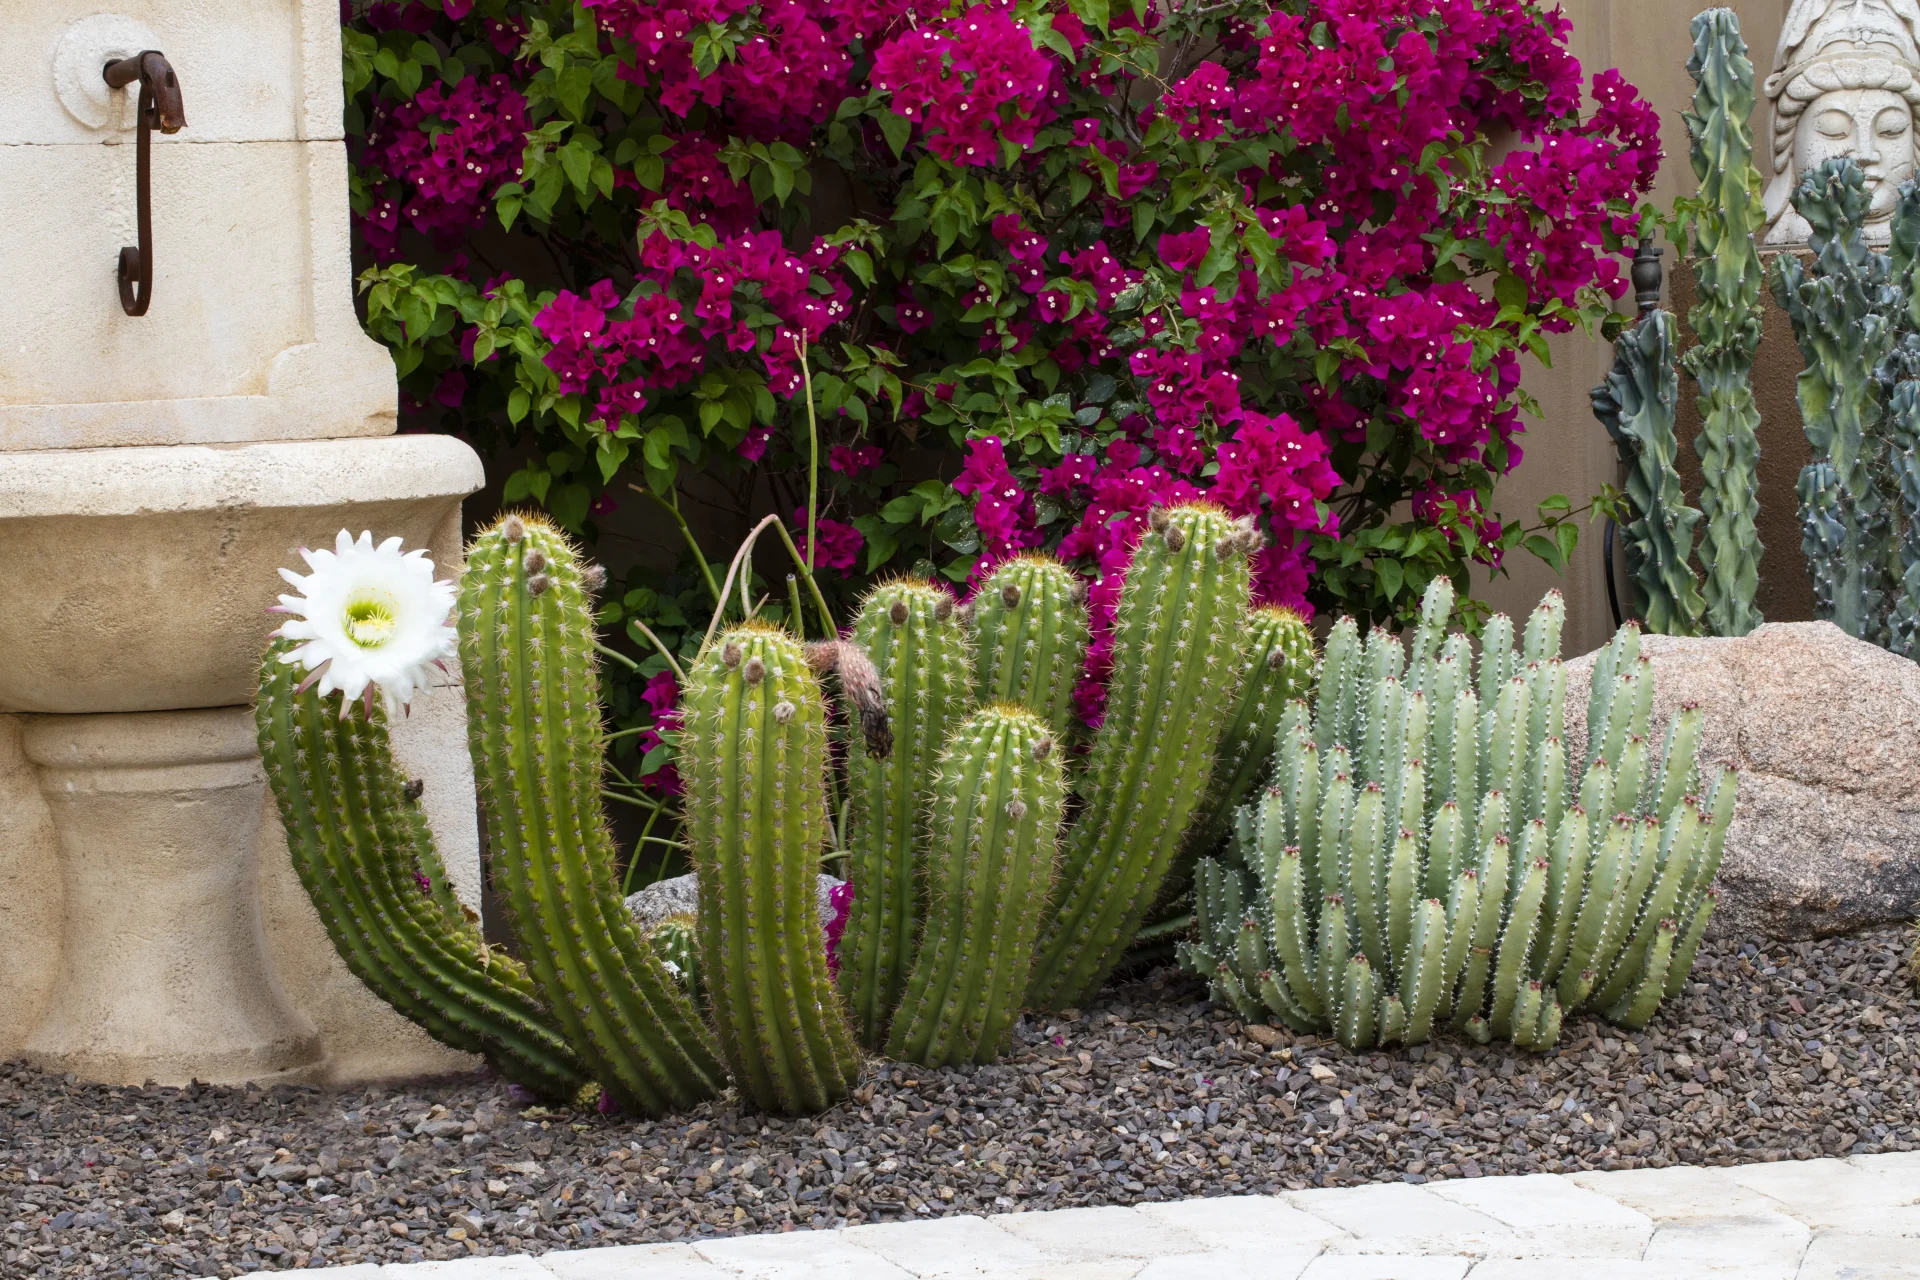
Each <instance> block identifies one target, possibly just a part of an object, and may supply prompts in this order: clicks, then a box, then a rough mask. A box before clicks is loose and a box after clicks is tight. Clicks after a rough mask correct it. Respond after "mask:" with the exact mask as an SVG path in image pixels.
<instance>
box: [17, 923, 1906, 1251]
mask: <svg viewBox="0 0 1920 1280" xmlns="http://www.w3.org/2000/svg"><path fill="white" fill-rule="evenodd" d="M1907 945H1908V942H1907V935H1906V933H1905V931H1904V930H1900V929H1883V930H1877V931H1873V932H1870V933H1866V934H1862V935H1858V936H1854V937H1849V938H1835V939H1829V940H1827V941H1825V942H1820V943H1803V944H1798V945H1794V946H1774V947H1769V946H1763V945H1760V944H1751V943H1750V944H1746V945H1743V946H1734V945H1731V944H1721V945H1718V946H1712V945H1710V946H1709V947H1707V948H1704V949H1703V950H1702V952H1701V956H1700V962H1699V964H1698V966H1697V967H1696V969H1695V971H1694V981H1693V983H1692V984H1691V985H1690V986H1689V987H1688V989H1687V992H1686V993H1685V995H1684V996H1683V997H1682V998H1681V999H1680V1000H1678V1001H1672V1002H1669V1004H1668V1006H1667V1007H1666V1009H1664V1010H1663V1012H1662V1014H1661V1016H1660V1018H1659V1019H1658V1020H1656V1022H1655V1024H1654V1025H1653V1026H1651V1027H1649V1028H1648V1029H1647V1030H1645V1031H1644V1032H1641V1033H1638V1034H1625V1033H1622V1032H1620V1031H1618V1030H1617V1029H1614V1028H1609V1027H1607V1026H1605V1025H1604V1024H1600V1023H1596V1022H1591V1021H1587V1020H1585V1019H1581V1020H1577V1021H1570V1022H1569V1025H1568V1027H1567V1030H1566V1034H1565V1036H1564V1038H1563V1040H1562V1047H1561V1048H1560V1049H1559V1050H1558V1051H1557V1052H1556V1053H1553V1054H1550V1055H1546V1056H1535V1055H1530V1054H1525V1053H1521V1052H1519V1051H1516V1050H1513V1049H1511V1048H1510V1047H1504V1046H1497V1045H1495V1046H1487V1047H1484V1048H1482V1047H1479V1046H1475V1045H1471V1044H1465V1043H1459V1042H1446V1043H1439V1044H1435V1045H1430V1046H1427V1047H1425V1048H1422V1049H1414V1050H1411V1051H1401V1052H1395V1053H1371V1054H1361V1055H1355V1054H1349V1053H1347V1052H1346V1051H1345V1050H1343V1049H1341V1048H1339V1047H1338V1046H1337V1045H1333V1044H1331V1043H1329V1042H1326V1041H1322V1040H1317V1039H1313V1038H1305V1037H1292V1036H1289V1035H1287V1034H1285V1033H1276V1032H1275V1031H1274V1030H1273V1029H1271V1028H1266V1027H1257V1028H1246V1027H1243V1026H1242V1025H1241V1024H1240V1023H1239V1022H1238V1021H1237V1020H1236V1019H1234V1018H1232V1017H1230V1016H1228V1015H1226V1014H1224V1013H1222V1012H1220V1011H1217V1010H1212V1009H1210V1008H1209V1007H1208V1005H1207V1004H1206V1002H1205V999H1204V993H1203V989H1202V988H1201V986H1200V984H1199V983H1198V982H1196V981H1195V980H1193V979H1190V978H1188V977H1186V976H1184V975H1181V974H1178V973H1175V972H1172V971H1166V970H1163V971H1159V972H1156V973H1155V974H1153V975H1151V976H1150V977H1149V978H1147V979H1145V980H1142V981H1139V982H1135V983H1131V984H1128V985H1124V986H1119V987H1116V988H1114V989H1112V990H1110V991H1109V992H1107V993H1106V994H1105V995H1104V996H1103V997H1102V999H1101V1001H1100V1002H1099V1003H1098V1004H1097V1005H1096V1006H1094V1007H1092V1008H1089V1009H1087V1010H1085V1011H1083V1012H1081V1013H1079V1014H1076V1015H1074V1016H1065V1017H1060V1018H1057V1019H1055V1020H1053V1021H1050V1022H1040V1023H1037V1024H1035V1023H1029V1024H1026V1025H1023V1026H1022V1028H1021V1031H1020V1040H1019V1043H1018V1045H1017V1046H1016V1049H1015V1051H1014V1053H1013V1054H1012V1055H1011V1056H1010V1057H1009V1058H1007V1059H1006V1060H1005V1061H1004V1062H1002V1063H1000V1064H998V1065H996V1066H992V1067H986V1068H980V1069H977V1070H968V1071H922V1070H919V1069H917V1068H902V1067H898V1066H894V1065H891V1064H876V1065H875V1066H874V1068H873V1069H872V1070H871V1071H870V1072H869V1074H868V1077H867V1079H866V1080H865V1082H864V1083H863V1085H862V1087H861V1089H860V1090H859V1092H858V1094H857V1095H856V1100H855V1101H854V1102H852V1103H850V1104H847V1105H844V1106H841V1107H839V1108H836V1109H835V1110H834V1111H832V1112H830V1113H829V1114H827V1115H825V1116H816V1117H811V1118H808V1119H805V1120H799V1121H781V1120H769V1119H767V1118H765V1117H761V1116H757V1115H749V1114H744V1113H742V1112H741V1111H740V1110H739V1109H738V1108H737V1107H736V1106H735V1105H733V1104H732V1102H731V1101H723V1102H720V1103H715V1104H710V1105H708V1106H704V1107H701V1108H699V1109H698V1110H696V1111H694V1112H692V1113H690V1114H687V1115H684V1116H679V1117H675V1118H674V1119H672V1120H669V1121H662V1122H657V1123H635V1122H632V1121H626V1120H622V1119H620V1118H618V1117H614V1118H611V1119H609V1118H603V1117H600V1116H597V1115H580V1114H570V1113H566V1112H548V1111H546V1110H543V1109H541V1108H538V1107H533V1108H523V1107H521V1106H519V1105H518V1104H516V1103H514V1102H513V1101H511V1100H510V1098H509V1097H508V1094H507V1091H506V1089H505V1088H504V1087H503V1086H502V1085H501V1084H500V1083H499V1082H498V1081H494V1080H474V1079H458V1080H449V1081H441V1082H427V1083H416V1084H414V1085H411V1086H409V1087H406V1088H395V1089H378V1088H375V1089H356V1090H350V1091H340V1092H327V1091H321V1090H315V1089H302V1088H279V1089H274V1090H271V1091H261V1090H258V1089H244V1090H242V1089H226V1088H220V1089H216V1088H191V1089H162V1088H148V1089H123V1088H107V1087H102V1086H88V1085H78V1084H72V1083H68V1082H66V1081H64V1080H62V1079H61V1078H60V1077H57V1076H48V1075H44V1074H40V1073H37V1072H34V1071H30V1070H28V1069H26V1068H25V1067H22V1066H18V1065H15V1066H11V1067H0V1275H5V1276H7V1277H9V1278H10V1280H11V1278H14V1277H19V1278H22V1280H24V1278H25V1277H28V1276H94V1275H100V1276H107V1275H116V1276H117V1275H129V1274H131V1275H155V1276H178V1275H186V1276H198V1275H213V1274H218V1275H224V1276H231V1275H236V1274H239V1273H241V1272H245V1271H251V1270H256V1269H261V1268H268V1269H273V1268H287V1267H296V1266H308V1265H312V1266H321V1265H329V1264H341V1263H350V1262H357V1261H364V1260H372V1261H388V1262H394V1261H418V1260H421V1259H428V1258H448V1257H460V1256H464V1255H466V1254H469V1253H501V1252H523V1251H524V1252H533V1253H541V1252H545V1251H546V1250H548V1249H564V1248H583V1247H587V1246H591V1245H601V1244H615V1243H637V1242H643V1241H656V1240H678V1239H685V1238H688V1237H697V1236H710V1235H725V1234H733V1233H744V1232H753V1231H777V1230H785V1229H792V1228H794V1227H825V1226H830V1225H837V1224H840V1223H847V1222H860V1221H869V1222H871V1221H894V1220H898V1219H900V1218H903V1217H911V1216H914V1215H918V1214H949V1213H993V1212H1009V1211H1013V1212H1017V1211H1022V1210H1030V1209H1050V1208H1061V1207H1066V1206H1069V1205H1087V1204H1130V1203H1135V1202H1138V1201H1145V1200H1156V1199H1168V1198H1173V1197H1179V1196H1192V1195H1221V1194H1234V1193H1245V1192H1267V1191H1278V1190H1281V1189H1299V1188H1303V1187H1308V1186H1334V1185H1341V1184H1352V1183H1358V1182H1364V1181H1369V1180H1380V1179H1404V1180H1406V1181H1409V1182H1423V1181H1426V1180H1427V1179H1429V1178H1455V1177H1468V1178H1471V1177H1478V1176H1482V1175H1485V1174H1497V1173H1532V1172H1539V1171H1550V1172H1552V1171H1573V1170H1578V1169H1614V1168H1633V1167H1636V1166H1641V1165H1654V1166H1658V1165H1663V1164H1667V1163H1676V1162H1684V1163H1693V1164H1727V1163H1740V1162H1748V1161H1755V1160H1776V1159H1796V1158H1797V1159H1804V1158H1810V1157H1814V1156H1821V1155H1831V1154H1839V1153H1848V1152H1852V1153H1864V1152H1879V1151H1908V1150H1913V1149H1915V1146H1916V1144H1920V1130H1916V1124H1917V1123H1920V1090H1916V1080H1917V1079H1920V1073H1916V1069H1915V1065H1914V1054H1913V1052H1912V1050H1911V1048H1910V1046H1909V1044H1908V1041H1907V1038H1906V1035H1905V1028H1906V1027H1908V1026H1914V1029H1915V1032H1916V1035H1917V1036H1920V1025H1916V1019H1920V1007H1917V1006H1916V1004H1915V1002H1914V1001H1913V999H1912V995H1911V990H1910V988H1909V987H1908V986H1907V984H1906V980H1905V977H1904V975H1905V971H1906V966H1905V959H1906V952H1907Z"/></svg>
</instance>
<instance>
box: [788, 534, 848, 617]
mask: <svg viewBox="0 0 1920 1280" xmlns="http://www.w3.org/2000/svg"><path fill="white" fill-rule="evenodd" d="M773 527H774V530H775V531H776V532H778V533H779V535H780V541H782V542H784V543H786V544H787V554H788V555H790V556H792V557H793V562H794V563H795V564H796V565H799V566H800V569H801V571H802V573H803V574H804V575H805V577H806V579H807V590H808V591H810V592H812V593H813V607H814V608H815V609H817V610H818V611H819V613H820V625H821V626H823V627H825V628H826V629H827V635H829V636H837V635H839V634H840V628H839V627H837V626H835V625H834V621H833V611H832V610H831V609H829V608H827V598H826V597H825V596H823V595H821V594H820V584H819V583H817V582H815V581H814V580H813V566H812V565H811V564H808V563H807V562H806V561H803V560H802V559H801V558H800V548H798V547H796V546H794V545H793V536H792V535H791V534H789V533H788V532H787V526H786V523H785V522H784V521H780V520H774V522H773ZM807 546H808V549H809V550H811V549H812V546H813V544H812V543H811V542H809V543H808V544H807Z"/></svg>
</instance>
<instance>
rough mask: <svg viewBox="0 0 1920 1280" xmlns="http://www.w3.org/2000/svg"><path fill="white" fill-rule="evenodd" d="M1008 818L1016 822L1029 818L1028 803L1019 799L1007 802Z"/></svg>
mask: <svg viewBox="0 0 1920 1280" xmlns="http://www.w3.org/2000/svg"><path fill="white" fill-rule="evenodd" d="M1007 816H1008V817H1009V818H1012V819H1013V820H1014V821H1015V822H1018V821H1020V819H1022V818H1024V817H1026V816H1027V803H1026V801H1024V800H1021V799H1020V798H1018V797H1015V798H1014V799H1012V800H1009V801H1007Z"/></svg>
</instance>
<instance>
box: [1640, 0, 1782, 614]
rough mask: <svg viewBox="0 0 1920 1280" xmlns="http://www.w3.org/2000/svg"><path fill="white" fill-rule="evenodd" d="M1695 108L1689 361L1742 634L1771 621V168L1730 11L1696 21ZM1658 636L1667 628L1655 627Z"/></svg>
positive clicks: (1725, 567)
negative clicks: (1765, 180) (1766, 445)
mask: <svg viewBox="0 0 1920 1280" xmlns="http://www.w3.org/2000/svg"><path fill="white" fill-rule="evenodd" d="M1692 32H1693V57H1692V58H1690V59H1689V60H1688V62H1687V74H1688V75H1690V76H1692V77H1693V83H1694V91H1693V110H1692V111H1691V112H1689V113H1688V114H1687V115H1686V116H1685V117H1684V118H1685V120H1686V122H1687V133H1688V135H1689V137H1690V138H1691V139H1692V142H1693V151H1692V157H1693V173H1694V177H1695V178H1697V179H1698V180H1699V183H1700V194H1699V197H1698V205H1697V207H1696V208H1695V210H1694V221H1693V277H1694V287H1695V292H1696V293H1697V294H1698V296H1699V299H1700V301H1699V305H1697V306H1695V307H1694V308H1693V310H1692V311H1691V312H1689V313H1688V316H1687V320H1688V323H1690V324H1691V325H1692V326H1693V332H1694V335H1695V337H1696V338H1698V339H1699V343H1698V345H1697V346H1695V347H1693V348H1692V349H1691V350H1689V351H1688V352H1687V353H1686V355H1685V357H1684V358H1683V361H1682V363H1684V364H1685V366H1686V370H1687V372H1688V373H1689V374H1691V375H1693V378H1694V381H1695V383H1696V384H1697V387H1698V396H1697V403H1698V406H1699V411H1700V434H1699V435H1697V436H1695V437H1694V449H1695V451H1696V452H1698V454H1699V455H1700V477H1701V484H1700V510H1701V513H1702V515H1703V516H1704V517H1705V522H1704V525H1703V527H1702V534H1701V539H1700V565H1701V568H1702V569H1703V570H1704V571H1705V573H1704V583H1703V592H1702V594H1703V596H1704V600H1705V606H1706V608H1705V622H1706V630H1707V631H1708V632H1709V633H1710V634H1713V635H1717V636H1743V635H1746V634H1747V633H1748V632H1749V631H1751V630H1753V629H1754V628H1755V627H1756V626H1758V625H1760V622H1761V617H1760V610H1759V608H1758V607H1757V606H1756V605H1755V604H1754V596H1755V593H1756V592H1757V591H1758V589H1759V581H1760V557H1761V554H1762V552H1763V550H1764V548H1763V547H1762V546H1761V545H1760V537H1759V534H1758V532H1757V531H1756V529H1755V522H1756V521H1757V520H1758V519H1759V514H1760V484H1759V474H1758V473H1759V465H1760V442H1759V436H1758V431H1759V427H1760V410H1759V408H1758V406H1757V405H1756V404H1755V403H1754V398H1753V359H1754V354H1755V352H1757V351H1758V350H1759V347H1760V286H1761V281H1762V276H1763V275H1764V272H1763V271H1762V269H1761V266H1760V254H1759V251H1758V249H1757V248H1756V244H1757V237H1758V235H1759V232H1760V230H1761V228H1762V227H1763V226H1764V225H1765V222H1766V210H1765V209H1764V207H1763V201H1762V199H1761V177H1760V170H1759V169H1758V168H1756V167H1755V165H1754V163H1753V133H1752V131H1751V130H1750V129H1749V128H1748V125H1747V118H1748V117H1749V116H1750V115H1752V114H1753V62H1752V61H1751V60H1750V59H1749V58H1748V56H1747V43H1746V41H1745V40H1743V39H1742V38H1741V36H1740V19H1739V18H1738V17H1736V16H1735V15H1734V12H1733V10H1731V9H1709V10H1707V11H1706V12H1705V13H1702V14H1699V15H1697V16H1696V17H1695V18H1694V19H1693V26H1692ZM1656 629H1657V628H1656Z"/></svg>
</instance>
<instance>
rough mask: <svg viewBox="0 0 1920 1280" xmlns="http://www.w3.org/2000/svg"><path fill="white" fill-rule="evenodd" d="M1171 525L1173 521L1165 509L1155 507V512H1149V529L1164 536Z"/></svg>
mask: <svg viewBox="0 0 1920 1280" xmlns="http://www.w3.org/2000/svg"><path fill="white" fill-rule="evenodd" d="M1170 523H1171V521H1170V520H1169V518H1168V516H1167V509H1166V508H1165V507H1155V508H1154V509H1153V510H1151V511H1149V512H1147V527H1148V528H1150V529H1152V530H1153V531H1154V532H1155V533H1161V534H1164V533H1165V532H1166V531H1167V526H1168V525H1169V524H1170Z"/></svg>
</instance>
